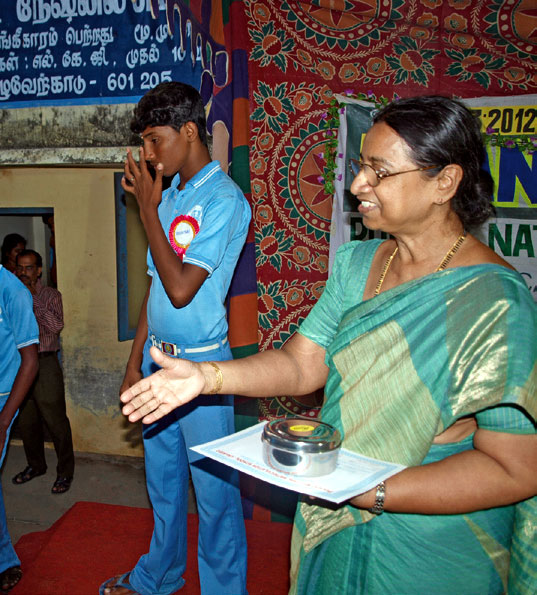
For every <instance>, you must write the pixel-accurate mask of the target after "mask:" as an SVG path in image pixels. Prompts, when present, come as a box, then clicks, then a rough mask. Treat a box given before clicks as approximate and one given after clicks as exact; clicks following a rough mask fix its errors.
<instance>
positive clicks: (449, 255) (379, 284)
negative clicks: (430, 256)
mask: <svg viewBox="0 0 537 595" xmlns="http://www.w3.org/2000/svg"><path fill="white" fill-rule="evenodd" d="M465 239H466V231H463V232H462V234H461V235H460V236H459V237H458V238H457V239H456V240H455V243H454V244H453V246H451V248H450V249H449V250H448V251H447V253H446V255H445V256H444V258H443V259H442V262H441V263H440V264H439V265H438V268H437V269H436V271H435V272H436V273H437V272H438V271H443V270H444V269H445V268H446V267H447V265H448V264H449V261H450V260H451V259H452V258H453V256H454V255H455V253H456V252H457V250H458V249H459V248H460V247H461V246H462V244H463V242H464V240H465ZM398 250H399V246H396V247H395V250H394V251H393V252H392V253H391V254H390V256H388V259H387V260H386V262H385V263H384V268H383V269H382V273H380V277H379V280H378V282H377V286H376V287H375V295H378V294H379V293H380V288H381V287H382V284H383V283H384V279H385V277H386V274H387V273H388V269H389V268H390V265H391V264H392V260H393V259H394V257H395V255H396V254H397V251H398Z"/></svg>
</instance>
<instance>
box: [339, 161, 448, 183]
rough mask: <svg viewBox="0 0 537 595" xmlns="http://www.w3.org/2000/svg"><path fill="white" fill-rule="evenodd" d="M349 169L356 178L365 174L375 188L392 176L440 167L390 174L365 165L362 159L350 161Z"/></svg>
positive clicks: (418, 168) (432, 166)
mask: <svg viewBox="0 0 537 595" xmlns="http://www.w3.org/2000/svg"><path fill="white" fill-rule="evenodd" d="M349 167H350V170H351V171H352V174H353V176H354V177H356V176H357V175H358V174H359V173H360V172H364V176H365V179H366V182H367V183H368V184H369V186H371V187H372V188H374V187H375V186H378V185H379V184H380V183H381V182H382V180H384V178H390V177H391V176H398V175H399V174H408V173H410V172H413V171H425V170H427V169H434V168H435V167H439V166H438V165H428V166H427V167H417V168H416V169H407V170H405V171H396V172H393V173H389V172H386V171H378V170H376V169H375V168H374V167H373V166H372V165H369V164H368V163H364V162H363V161H362V160H361V159H352V158H351V159H349Z"/></svg>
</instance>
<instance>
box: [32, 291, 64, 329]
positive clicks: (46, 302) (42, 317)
mask: <svg viewBox="0 0 537 595" xmlns="http://www.w3.org/2000/svg"><path fill="white" fill-rule="evenodd" d="M41 292H45V295H44V299H43V300H40V299H39V298H38V299H35V300H34V314H35V317H36V319H37V324H38V325H39V328H44V329H45V330H47V331H48V332H50V333H54V334H55V335H59V334H60V332H61V330H62V329H63V305H62V295H61V293H60V292H59V291H57V290H55V289H52V288H51V287H44V288H43V289H42V290H41Z"/></svg>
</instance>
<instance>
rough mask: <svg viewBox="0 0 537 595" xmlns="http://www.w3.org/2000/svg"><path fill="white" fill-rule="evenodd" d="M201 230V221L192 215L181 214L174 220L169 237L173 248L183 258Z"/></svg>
mask: <svg viewBox="0 0 537 595" xmlns="http://www.w3.org/2000/svg"><path fill="white" fill-rule="evenodd" d="M199 230H200V226H199V223H198V222H197V221H196V219H194V217H191V216H190V215H179V216H178V217H176V218H175V219H174V220H173V221H172V224H171V225H170V232H169V234H168V237H169V240H170V244H171V245H172V248H173V249H174V250H175V252H176V254H177V255H178V256H180V257H181V260H182V259H183V256H184V255H185V252H186V249H187V248H188V247H189V246H190V242H192V240H193V239H194V238H195V237H196V234H197V233H198V231H199Z"/></svg>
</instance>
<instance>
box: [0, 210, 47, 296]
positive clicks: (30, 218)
mask: <svg viewBox="0 0 537 595" xmlns="http://www.w3.org/2000/svg"><path fill="white" fill-rule="evenodd" d="M53 215H54V209H53V208H46V207H40V208H35V209H32V208H21V209H10V208H0V244H1V243H2V242H3V241H4V238H5V236H6V235H7V234H10V233H18V234H20V235H21V236H22V237H23V238H25V239H26V248H31V249H32V250H35V251H36V252H39V254H41V257H42V258H43V273H42V277H41V282H42V283H43V285H52V286H55V281H54V280H53V278H52V275H51V270H52V267H53V266H54V264H55V253H54V246H51V236H52V233H51V230H50V227H49V225H48V224H47V219H49V218H50V217H51V216H53Z"/></svg>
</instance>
